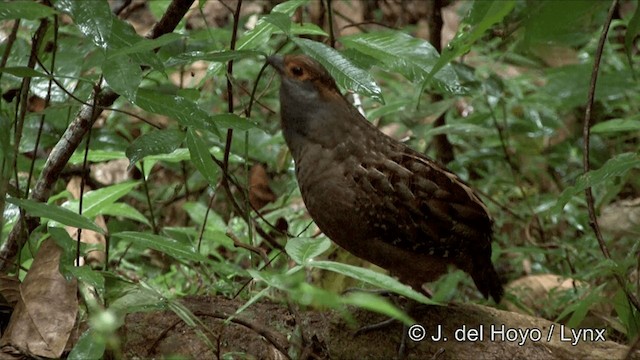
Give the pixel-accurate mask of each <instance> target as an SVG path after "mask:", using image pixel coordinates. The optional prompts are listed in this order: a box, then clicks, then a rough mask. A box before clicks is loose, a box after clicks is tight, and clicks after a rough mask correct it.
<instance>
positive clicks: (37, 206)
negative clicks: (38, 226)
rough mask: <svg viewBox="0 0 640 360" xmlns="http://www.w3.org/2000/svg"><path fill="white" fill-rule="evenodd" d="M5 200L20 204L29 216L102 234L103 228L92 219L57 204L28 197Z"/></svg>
mask: <svg viewBox="0 0 640 360" xmlns="http://www.w3.org/2000/svg"><path fill="white" fill-rule="evenodd" d="M7 202H8V203H11V204H14V205H17V206H20V207H21V208H22V209H23V210H24V211H26V212H27V213H29V215H31V216H36V217H43V218H47V219H51V220H54V221H57V222H59V223H61V224H64V225H67V226H72V227H76V228H81V229H89V230H93V231H95V232H98V233H100V234H104V230H103V229H102V228H101V227H100V226H98V225H96V224H95V223H94V222H93V221H91V220H89V219H87V218H86V217H84V216H82V215H78V214H76V213H74V212H73V211H71V210H67V209H65V208H62V207H60V206H57V205H50V204H44V203H41V202H38V201H34V200H30V199H17V198H14V197H10V198H7Z"/></svg>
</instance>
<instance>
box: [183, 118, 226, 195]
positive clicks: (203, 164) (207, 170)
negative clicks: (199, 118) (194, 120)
mask: <svg viewBox="0 0 640 360" xmlns="http://www.w3.org/2000/svg"><path fill="white" fill-rule="evenodd" d="M187 146H188V147H189V152H190V153H191V161H192V162H193V165H194V166H195V167H196V169H198V171H199V172H200V173H201V174H202V176H204V178H205V179H207V181H208V182H209V185H211V186H212V187H214V188H215V187H216V185H217V183H218V180H219V173H220V172H219V171H218V165H216V163H215V162H214V161H213V159H211V153H210V152H209V148H208V147H207V145H206V144H205V143H204V140H202V138H200V135H198V133H197V132H196V131H195V130H193V129H191V128H190V129H189V130H187Z"/></svg>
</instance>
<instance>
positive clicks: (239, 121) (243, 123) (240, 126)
mask: <svg viewBox="0 0 640 360" xmlns="http://www.w3.org/2000/svg"><path fill="white" fill-rule="evenodd" d="M211 121H213V123H215V124H216V125H217V126H218V128H232V129H236V130H240V131H244V130H250V129H255V128H257V127H258V123H256V122H255V121H254V120H252V119H247V118H246V117H242V116H238V115H236V114H217V115H213V116H212V117H211Z"/></svg>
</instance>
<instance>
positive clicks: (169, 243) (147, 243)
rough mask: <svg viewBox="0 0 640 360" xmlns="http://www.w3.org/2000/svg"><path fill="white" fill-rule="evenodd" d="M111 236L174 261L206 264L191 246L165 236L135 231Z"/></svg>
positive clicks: (203, 258) (205, 259) (202, 257)
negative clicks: (153, 250) (155, 251)
mask: <svg viewBox="0 0 640 360" xmlns="http://www.w3.org/2000/svg"><path fill="white" fill-rule="evenodd" d="M113 236H114V237H116V238H120V239H122V240H126V241H131V243H132V244H133V245H134V246H137V247H141V248H150V249H155V250H158V251H160V252H162V253H165V254H167V255H169V256H172V257H174V258H176V259H180V260H184V261H202V262H207V258H206V257H204V256H202V255H201V254H198V252H197V251H196V249H195V248H194V247H193V246H192V245H188V244H183V243H180V242H178V241H176V240H174V239H171V238H168V237H165V236H160V235H154V234H149V233H143V232H135V231H125V232H120V233H117V234H114V235H113Z"/></svg>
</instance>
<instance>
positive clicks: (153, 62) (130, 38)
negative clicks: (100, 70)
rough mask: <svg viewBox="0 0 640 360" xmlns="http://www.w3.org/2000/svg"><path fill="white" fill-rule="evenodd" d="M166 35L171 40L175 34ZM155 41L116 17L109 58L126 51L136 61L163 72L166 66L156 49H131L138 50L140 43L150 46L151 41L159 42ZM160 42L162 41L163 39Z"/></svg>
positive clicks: (143, 45) (108, 50)
mask: <svg viewBox="0 0 640 360" xmlns="http://www.w3.org/2000/svg"><path fill="white" fill-rule="evenodd" d="M166 35H169V37H168V39H166V40H171V39H172V36H175V35H170V34H166ZM158 39H159V38H158ZM158 39H156V40H158ZM163 40H165V39H163ZM154 41H155V40H149V39H146V38H144V37H142V36H140V35H138V33H136V31H135V29H134V28H133V26H131V24H129V23H128V22H126V21H124V20H121V19H118V18H114V20H113V24H112V27H111V36H110V37H109V42H108V47H107V58H111V57H118V56H120V55H118V54H122V53H126V54H128V57H130V58H131V59H133V60H134V63H138V64H140V65H149V66H151V67H152V68H153V69H154V70H156V71H159V72H163V71H164V66H163V65H162V61H160V58H159V57H158V55H157V54H156V53H155V52H154V51H134V52H131V51H130V50H131V49H135V50H138V49H139V48H136V46H139V45H140V44H142V45H140V46H142V47H146V46H148V45H146V44H149V42H151V43H152V44H157V43H156V42H154ZM159 43H161V41H160V42H159Z"/></svg>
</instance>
